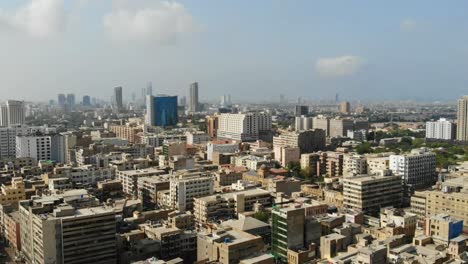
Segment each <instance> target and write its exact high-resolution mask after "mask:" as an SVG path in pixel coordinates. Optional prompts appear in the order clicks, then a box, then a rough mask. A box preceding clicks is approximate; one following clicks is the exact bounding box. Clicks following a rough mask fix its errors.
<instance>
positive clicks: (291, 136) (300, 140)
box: [273, 129, 325, 154]
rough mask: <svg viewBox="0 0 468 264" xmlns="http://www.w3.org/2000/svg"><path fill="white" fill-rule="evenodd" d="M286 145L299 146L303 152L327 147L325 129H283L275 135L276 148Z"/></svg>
mask: <svg viewBox="0 0 468 264" xmlns="http://www.w3.org/2000/svg"><path fill="white" fill-rule="evenodd" d="M286 146H289V147H297V148H299V150H300V153H301V154H303V153H311V152H314V151H319V150H323V149H325V131H324V130H322V129H312V130H307V131H283V132H282V133H281V134H280V135H279V136H277V137H273V148H274V149H275V148H278V147H286ZM275 154H276V152H275Z"/></svg>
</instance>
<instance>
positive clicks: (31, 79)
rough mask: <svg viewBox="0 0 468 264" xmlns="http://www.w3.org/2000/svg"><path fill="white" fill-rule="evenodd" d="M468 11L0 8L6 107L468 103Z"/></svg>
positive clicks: (334, 5) (84, 2)
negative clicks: (136, 99) (94, 101)
mask: <svg viewBox="0 0 468 264" xmlns="http://www.w3.org/2000/svg"><path fill="white" fill-rule="evenodd" d="M467 10H468V2H467V1H463V0H453V1H428V0H414V1H407V0H401V1H400V0H392V1H375V0H361V1H334V0H326V1H325V0H323V1H319V0H317V1H310V0H294V1H287V0H270V1H267V0H265V1H251V0H236V1H223V0H187V1H184V0H178V1H159V0H8V1H7V0H4V1H0V101H1V100H6V99H19V100H34V101H47V100H49V99H56V94H58V93H75V94H76V96H77V98H81V96H83V95H90V96H93V97H99V98H103V99H110V98H111V96H112V91H113V87H116V86H122V87H123V90H124V96H125V97H126V99H130V95H131V93H132V92H135V93H136V94H137V96H138V95H140V93H141V92H140V91H141V88H143V87H145V86H146V84H147V83H148V82H149V81H151V82H152V83H153V90H154V91H155V93H164V94H171V95H179V96H184V95H188V89H189V85H190V83H191V82H194V81H197V82H198V83H199V89H200V91H199V94H200V99H201V101H203V100H213V99H215V98H219V97H220V96H221V95H223V94H231V95H232V98H233V100H234V101H236V100H239V101H241V100H246V101H252V102H259V101H264V100H275V101H278V100H279V95H280V94H284V95H285V96H286V97H287V98H291V99H292V98H297V97H301V98H304V99H309V100H327V99H329V100H331V99H334V97H335V94H336V93H339V95H340V98H341V99H346V100H423V101H446V100H455V99H456V98H458V97H460V96H462V95H463V94H467V93H468V15H467Z"/></svg>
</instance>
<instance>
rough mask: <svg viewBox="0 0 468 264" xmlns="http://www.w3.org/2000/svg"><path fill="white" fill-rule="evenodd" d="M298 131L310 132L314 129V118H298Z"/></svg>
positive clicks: (296, 119)
mask: <svg viewBox="0 0 468 264" xmlns="http://www.w3.org/2000/svg"><path fill="white" fill-rule="evenodd" d="M294 128H295V129H296V131H303V130H309V129H312V128H313V118H312V117H307V116H296V118H295V120H294Z"/></svg>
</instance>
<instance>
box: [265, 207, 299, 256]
mask: <svg viewBox="0 0 468 264" xmlns="http://www.w3.org/2000/svg"><path fill="white" fill-rule="evenodd" d="M271 221H272V229H271V252H272V254H273V255H275V256H278V258H279V259H281V260H282V261H284V262H287V259H288V249H290V248H293V249H294V248H303V247H304V224H305V209H304V208H302V207H300V208H295V207H293V206H285V207H282V208H281V207H273V210H272V212H271Z"/></svg>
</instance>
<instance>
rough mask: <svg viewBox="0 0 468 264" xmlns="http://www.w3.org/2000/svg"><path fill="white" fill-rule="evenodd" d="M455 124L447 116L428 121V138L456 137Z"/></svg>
mask: <svg viewBox="0 0 468 264" xmlns="http://www.w3.org/2000/svg"><path fill="white" fill-rule="evenodd" d="M455 134H456V130H455V124H454V123H453V122H452V121H449V120H447V119H445V118H441V119H439V120H437V121H429V122H426V138H434V139H447V140H451V139H455Z"/></svg>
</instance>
